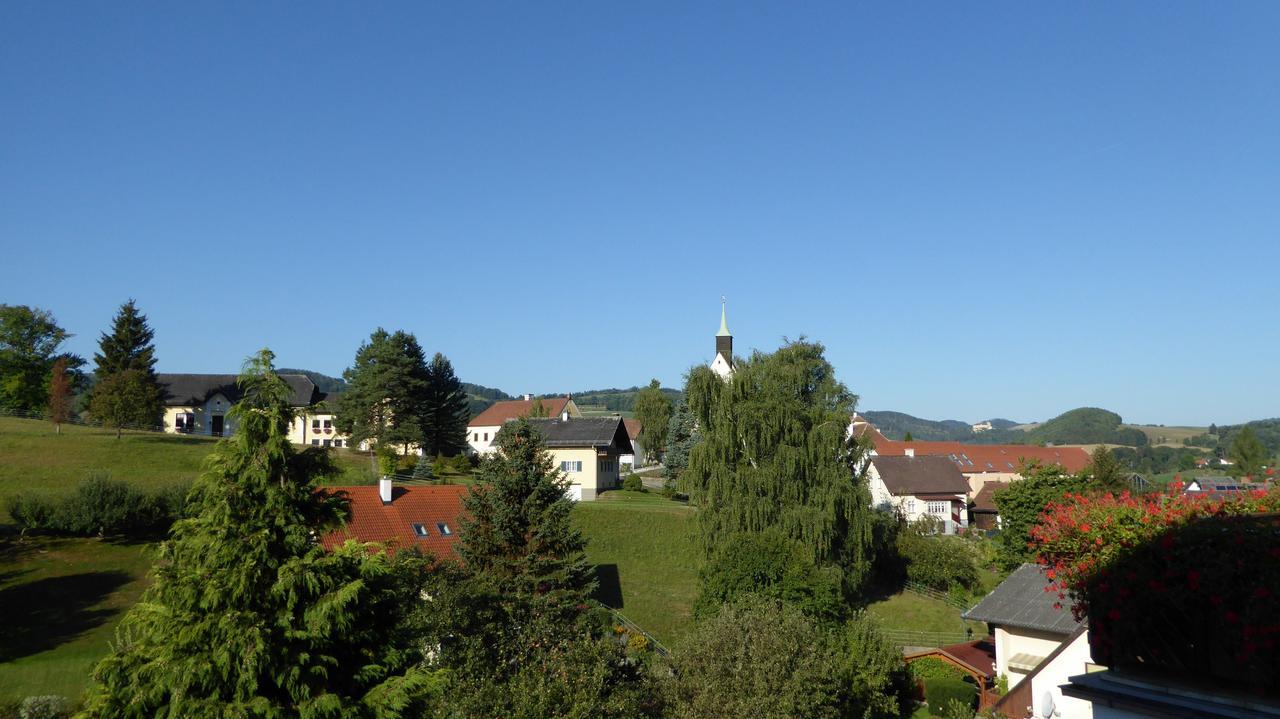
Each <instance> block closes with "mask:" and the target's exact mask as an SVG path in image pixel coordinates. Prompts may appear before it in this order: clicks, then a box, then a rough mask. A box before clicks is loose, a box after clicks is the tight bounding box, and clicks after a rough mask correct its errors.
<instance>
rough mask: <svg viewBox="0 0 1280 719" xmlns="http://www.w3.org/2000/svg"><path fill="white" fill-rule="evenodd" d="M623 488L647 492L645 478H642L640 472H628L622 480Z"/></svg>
mask: <svg viewBox="0 0 1280 719" xmlns="http://www.w3.org/2000/svg"><path fill="white" fill-rule="evenodd" d="M622 488H623V489H625V490H627V491H628V492H647V491H649V490H647V489H645V488H644V480H642V479H640V475H638V474H628V475H627V476H626V477H625V478H623V480H622Z"/></svg>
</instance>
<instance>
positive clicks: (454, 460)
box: [449, 454, 473, 474]
mask: <svg viewBox="0 0 1280 719" xmlns="http://www.w3.org/2000/svg"><path fill="white" fill-rule="evenodd" d="M449 464H450V466H451V467H452V468H453V471H455V472H457V473H458V474H471V470H472V469H473V466H472V464H471V458H470V457H468V456H467V455H465V454H457V455H454V456H453V457H451V458H450V459H449Z"/></svg>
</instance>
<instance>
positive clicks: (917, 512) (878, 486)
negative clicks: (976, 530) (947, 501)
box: [867, 464, 969, 534]
mask: <svg viewBox="0 0 1280 719" xmlns="http://www.w3.org/2000/svg"><path fill="white" fill-rule="evenodd" d="M867 484H868V487H869V489H870V490H871V506H872V507H874V508H875V509H881V510H888V511H896V512H898V513H900V514H902V516H903V517H905V518H906V519H907V521H909V522H914V521H916V520H917V519H920V518H922V517H932V518H934V519H937V520H939V521H941V522H942V523H943V532H944V533H946V534H954V533H955V531H956V529H957V528H961V527H967V526H969V512H968V500H967V499H966V498H965V496H964V495H962V494H957V495H955V497H954V499H953V500H952V503H951V505H950V510H951V511H948V512H947V514H945V515H935V514H929V504H928V500H926V499H921V498H919V497H916V496H913V495H902V496H899V495H895V494H892V493H890V492H889V488H888V487H887V486H885V483H884V480H883V479H881V478H880V473H879V472H878V471H876V466H875V464H871V465H869V466H868V467H867ZM957 509H958V510H959V521H958V522H953V521H952V519H951V517H952V515H953V514H954V513H955V511H956V510H957Z"/></svg>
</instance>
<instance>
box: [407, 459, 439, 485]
mask: <svg viewBox="0 0 1280 719" xmlns="http://www.w3.org/2000/svg"><path fill="white" fill-rule="evenodd" d="M432 464H434V463H433V462H432V460H430V459H428V458H427V455H425V454H424V455H422V456H421V457H418V461H417V463H416V464H415V465H414V466H413V478H414V479H419V480H431V479H435V478H436V473H435V470H434V469H433V468H432V466H431V465H432Z"/></svg>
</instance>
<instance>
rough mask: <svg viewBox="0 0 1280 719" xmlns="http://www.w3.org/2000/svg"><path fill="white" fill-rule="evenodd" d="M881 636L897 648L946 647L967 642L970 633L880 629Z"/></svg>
mask: <svg viewBox="0 0 1280 719" xmlns="http://www.w3.org/2000/svg"><path fill="white" fill-rule="evenodd" d="M880 634H881V635H882V636H883V637H884V638H885V639H886V640H887V641H888V642H889V643H890V644H892V645H894V646H896V647H944V646H946V645H948V644H959V643H961V642H967V641H969V639H970V638H971V636H970V632H915V631H911V630H909V629H884V628H881V629H880Z"/></svg>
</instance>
